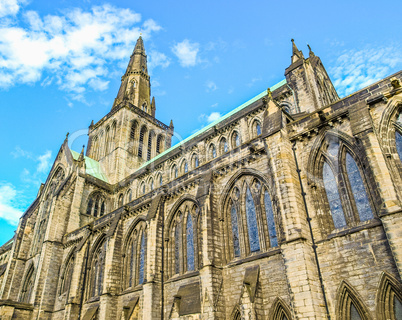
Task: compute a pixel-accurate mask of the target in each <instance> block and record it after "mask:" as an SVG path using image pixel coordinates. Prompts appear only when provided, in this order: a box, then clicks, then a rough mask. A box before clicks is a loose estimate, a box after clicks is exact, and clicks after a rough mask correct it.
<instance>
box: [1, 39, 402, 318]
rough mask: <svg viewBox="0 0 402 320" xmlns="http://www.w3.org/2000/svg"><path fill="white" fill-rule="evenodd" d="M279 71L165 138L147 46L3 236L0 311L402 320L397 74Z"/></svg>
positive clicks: (139, 48)
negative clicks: (336, 82)
mask: <svg viewBox="0 0 402 320" xmlns="http://www.w3.org/2000/svg"><path fill="white" fill-rule="evenodd" d="M292 46H293V49H292V51H293V52H292V57H291V64H290V66H289V67H288V68H287V69H286V70H285V80H283V81H281V82H279V83H278V84H276V85H274V86H271V87H270V88H269V89H268V90H266V91H264V92H263V93H261V94H260V95H258V96H256V97H254V98H252V99H251V100H249V101H248V102H246V103H244V104H243V105H241V106H239V107H238V108H236V109H234V110H233V111H232V112H230V113H229V114H227V115H225V116H223V117H222V118H221V119H219V120H217V121H215V122H214V123H212V124H210V125H209V126H207V127H205V128H204V129H202V130H201V131H199V132H197V133H196V134H194V135H192V136H191V137H189V138H187V139H185V140H183V141H181V142H180V143H178V144H177V145H175V146H173V147H171V137H172V135H173V132H174V128H173V123H172V122H171V123H170V125H167V124H164V123H162V122H161V121H158V120H157V119H156V118H155V115H156V104H155V100H154V99H153V98H152V99H151V88H150V77H149V75H148V71H147V56H146V53H145V49H144V44H143V40H142V38H141V37H140V38H139V39H138V41H137V44H136V46H135V49H134V51H133V54H132V55H131V58H130V62H129V64H128V67H127V70H126V72H125V74H124V75H123V77H122V80H121V87H120V90H119V92H118V94H117V97H116V99H115V101H114V103H113V106H112V108H111V110H110V112H109V113H108V114H106V115H105V116H104V117H103V118H102V119H100V120H99V121H98V122H96V123H94V122H92V123H91V125H90V126H89V130H88V136H89V138H88V146H87V151H86V154H85V155H84V152H83V151H82V152H81V153H77V152H74V151H72V150H70V149H69V147H68V137H66V139H65V141H64V143H63V144H62V145H61V147H60V150H59V152H58V154H57V157H56V159H55V162H54V164H53V167H52V169H51V171H50V174H49V176H48V178H47V181H46V183H45V184H43V186H42V187H41V189H40V191H39V193H38V196H37V198H36V200H35V201H34V202H33V203H32V204H31V206H30V207H29V208H28V209H27V210H26V212H25V213H24V215H23V216H22V217H21V219H20V223H19V226H18V229H17V231H16V233H15V236H14V238H13V239H11V240H10V241H9V242H8V243H6V244H5V245H4V246H2V247H1V248H0V299H1V300H0V319H2V320H6V319H7V320H8V319H49V320H50V319H52V320H62V319H82V320H93V319H99V320H100V319H102V320H109V319H118V320H120V319H124V320H128V319H186V320H190V319H222V320H223V319H236V320H237V319H245V320H255V319H266V320H285V319H286V320H290V319H334V320H335V319H336V320H339V319H342V320H343V319H346V320H349V319H350V320H355V319H361V320H369V319H380V320H388V319H392V320H395V319H398V320H400V319H402V289H401V288H402V283H401V274H402V208H401V201H402V161H401V160H402V86H401V78H402V72H399V73H397V74H394V75H392V76H390V77H388V78H385V79H383V80H380V81H378V82H377V83H375V84H373V85H370V86H369V87H367V88H364V89H362V90H359V91H357V92H355V93H354V94H352V95H349V96H347V97H345V98H343V99H340V98H339V97H338V94H337V92H336V90H335V89H334V86H333V85H332V82H331V80H330V78H329V77H328V74H327V72H326V70H325V68H324V66H323V64H322V62H321V60H320V58H319V57H318V56H316V55H315V54H314V53H313V52H312V50H311V48H309V54H308V56H304V55H303V53H302V52H301V51H300V50H299V49H298V48H297V47H296V45H295V44H294V42H293V44H292Z"/></svg>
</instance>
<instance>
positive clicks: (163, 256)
mask: <svg viewBox="0 0 402 320" xmlns="http://www.w3.org/2000/svg"><path fill="white" fill-rule="evenodd" d="M164 209H165V196H162V203H161V216H162V225H161V228H162V247H161V250H162V263H161V320H163V319H164V314H163V309H164V308H165V303H164V300H165V297H164V294H165V293H164V290H163V289H164V288H163V287H164V278H165V210H164Z"/></svg>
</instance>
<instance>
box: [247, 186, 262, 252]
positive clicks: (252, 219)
mask: <svg viewBox="0 0 402 320" xmlns="http://www.w3.org/2000/svg"><path fill="white" fill-rule="evenodd" d="M246 216H247V229H248V238H249V241H250V251H251V252H255V251H259V250H260V240H259V238H258V227H257V216H256V212H255V205H254V200H253V196H252V195H251V191H250V188H249V187H247V191H246Z"/></svg>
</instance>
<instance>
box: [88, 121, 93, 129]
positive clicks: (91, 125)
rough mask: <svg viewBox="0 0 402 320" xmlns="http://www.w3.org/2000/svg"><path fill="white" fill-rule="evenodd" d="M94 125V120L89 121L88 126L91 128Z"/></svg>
mask: <svg viewBox="0 0 402 320" xmlns="http://www.w3.org/2000/svg"><path fill="white" fill-rule="evenodd" d="M93 126H94V121H93V120H92V121H91V124H90V125H89V128H92V127H93Z"/></svg>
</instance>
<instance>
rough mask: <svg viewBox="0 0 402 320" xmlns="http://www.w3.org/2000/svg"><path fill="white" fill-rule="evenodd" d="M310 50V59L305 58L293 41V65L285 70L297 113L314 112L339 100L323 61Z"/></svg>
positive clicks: (294, 111)
mask: <svg viewBox="0 0 402 320" xmlns="http://www.w3.org/2000/svg"><path fill="white" fill-rule="evenodd" d="M308 48H309V57H308V58H304V55H303V52H302V51H301V50H299V49H298V48H297V46H296V44H295V42H294V40H293V39H292V57H291V64H290V66H289V67H288V68H287V69H286V70H285V76H286V82H287V83H288V85H289V86H290V88H291V89H292V90H293V93H294V94H295V99H296V105H297V106H298V107H299V109H298V110H292V113H297V112H313V111H316V110H318V109H320V108H322V107H324V106H327V105H329V104H332V103H334V102H336V101H337V100H339V97H338V94H337V93H336V90H335V88H334V86H333V84H332V82H331V79H330V78H329V76H328V74H327V71H326V70H325V68H324V65H323V64H322V62H321V59H320V58H319V57H318V56H316V55H315V54H314V52H313V51H312V50H311V48H310V46H308Z"/></svg>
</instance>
